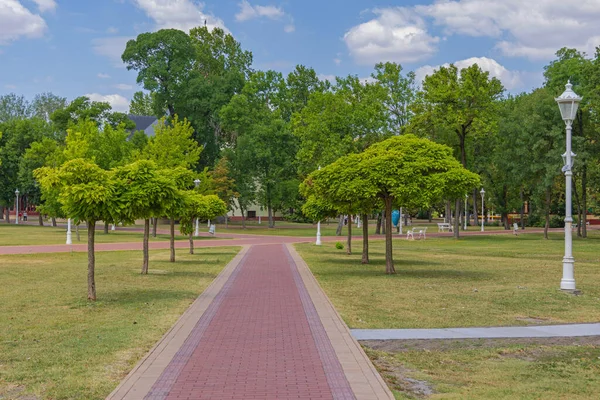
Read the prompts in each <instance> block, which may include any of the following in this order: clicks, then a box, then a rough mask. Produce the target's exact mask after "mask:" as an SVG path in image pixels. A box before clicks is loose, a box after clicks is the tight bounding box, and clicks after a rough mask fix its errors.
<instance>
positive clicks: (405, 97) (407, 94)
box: [371, 62, 417, 135]
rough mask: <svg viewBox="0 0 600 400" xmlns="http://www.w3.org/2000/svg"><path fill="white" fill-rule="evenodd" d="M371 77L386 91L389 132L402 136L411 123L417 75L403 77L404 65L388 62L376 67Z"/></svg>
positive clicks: (411, 74) (408, 74) (409, 74)
mask: <svg viewBox="0 0 600 400" xmlns="http://www.w3.org/2000/svg"><path fill="white" fill-rule="evenodd" d="M371 77H372V78H373V79H375V80H376V81H377V83H379V85H381V86H382V87H383V88H384V89H385V91H386V94H387V96H386V98H385V100H384V104H385V106H386V108H387V110H388V118H387V119H388V124H389V126H388V130H389V131H391V132H393V133H395V134H396V135H399V134H402V133H403V132H404V130H405V127H406V126H407V125H408V123H409V122H410V119H411V116H412V112H411V108H412V104H413V102H414V100H415V96H416V93H417V89H416V85H415V73H414V72H412V71H411V72H409V73H407V74H406V76H403V75H402V65H400V64H396V63H392V62H386V63H379V64H377V65H375V72H374V73H372V74H371Z"/></svg>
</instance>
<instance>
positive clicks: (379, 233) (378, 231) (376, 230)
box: [375, 213, 383, 235]
mask: <svg viewBox="0 0 600 400" xmlns="http://www.w3.org/2000/svg"><path fill="white" fill-rule="evenodd" d="M381 215H382V214H381V213H377V227H376V228H375V234H376V235H381V222H382V221H383V218H382V217H381Z"/></svg>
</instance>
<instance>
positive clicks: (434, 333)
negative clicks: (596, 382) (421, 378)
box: [350, 323, 600, 340]
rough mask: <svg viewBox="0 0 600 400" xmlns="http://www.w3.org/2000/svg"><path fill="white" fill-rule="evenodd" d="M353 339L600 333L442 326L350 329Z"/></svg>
mask: <svg viewBox="0 0 600 400" xmlns="http://www.w3.org/2000/svg"><path fill="white" fill-rule="evenodd" d="M350 331H351V332H352V336H354V338H355V339H356V340H419V339H507V338H552V337H581V336H600V323H595V324H567V325H543V326H540V325H537V326H514V327H513V326H510V327H490V328H445V329H351V330H350Z"/></svg>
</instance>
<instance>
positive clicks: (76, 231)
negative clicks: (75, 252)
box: [75, 224, 81, 242]
mask: <svg viewBox="0 0 600 400" xmlns="http://www.w3.org/2000/svg"><path fill="white" fill-rule="evenodd" d="M75 236H76V237H77V241H78V242H81V235H80V234H79V224H77V225H75Z"/></svg>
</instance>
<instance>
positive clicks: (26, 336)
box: [0, 247, 239, 399]
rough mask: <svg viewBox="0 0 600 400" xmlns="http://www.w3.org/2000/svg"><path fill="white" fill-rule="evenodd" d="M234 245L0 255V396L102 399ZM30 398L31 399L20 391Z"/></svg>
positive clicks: (220, 265) (221, 264)
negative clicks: (92, 266) (90, 277)
mask: <svg viewBox="0 0 600 400" xmlns="http://www.w3.org/2000/svg"><path fill="white" fill-rule="evenodd" d="M238 251H239V248H237V247H221V248H218V249H200V250H197V254H196V255H189V254H187V253H186V250H181V251H178V252H177V262H176V263H170V262H168V260H169V252H168V250H167V251H151V253H150V274H149V275H147V276H141V275H140V273H139V271H140V268H141V253H140V252H99V253H97V254H96V260H97V266H96V285H97V295H98V301H97V302H95V303H91V302H88V301H87V300H86V295H87V286H86V285H87V280H86V279H87V273H86V271H87V254H86V253H73V254H36V255H10V256H0V288H1V289H0V316H1V318H0V398H7V399H12V398H17V399H21V398H27V399H37V398H40V399H103V398H105V397H106V396H107V395H108V394H109V393H110V392H111V391H112V390H113V389H114V388H115V387H116V386H117V384H118V383H119V381H120V380H121V379H122V378H123V377H124V376H125V375H126V374H127V373H128V371H129V370H130V369H131V368H132V367H133V366H134V364H135V363H136V362H137V361H138V360H139V359H140V358H141V357H142V356H143V355H144V354H145V353H146V352H147V351H148V350H149V349H150V348H151V347H152V346H153V345H154V344H155V343H156V342H157V341H158V340H159V339H160V338H161V336H162V335H163V334H164V333H165V332H166V331H167V330H168V329H169V328H170V327H171V326H172V325H173V323H174V322H175V321H176V320H177V318H178V317H179V316H180V315H181V314H182V313H183V312H184V311H185V309H186V308H187V307H188V306H189V305H190V304H191V303H192V302H193V301H194V299H196V297H197V296H198V295H199V294H200V293H202V291H203V290H204V289H205V288H206V287H207V286H208V285H209V284H210V283H211V282H212V281H213V279H214V278H215V277H216V276H217V275H218V273H219V272H220V271H221V270H222V269H223V267H224V266H225V265H226V264H227V263H228V262H229V261H230V260H231V259H232V258H233V257H234V255H235V254H237V252H238ZM25 396H28V397H25Z"/></svg>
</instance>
